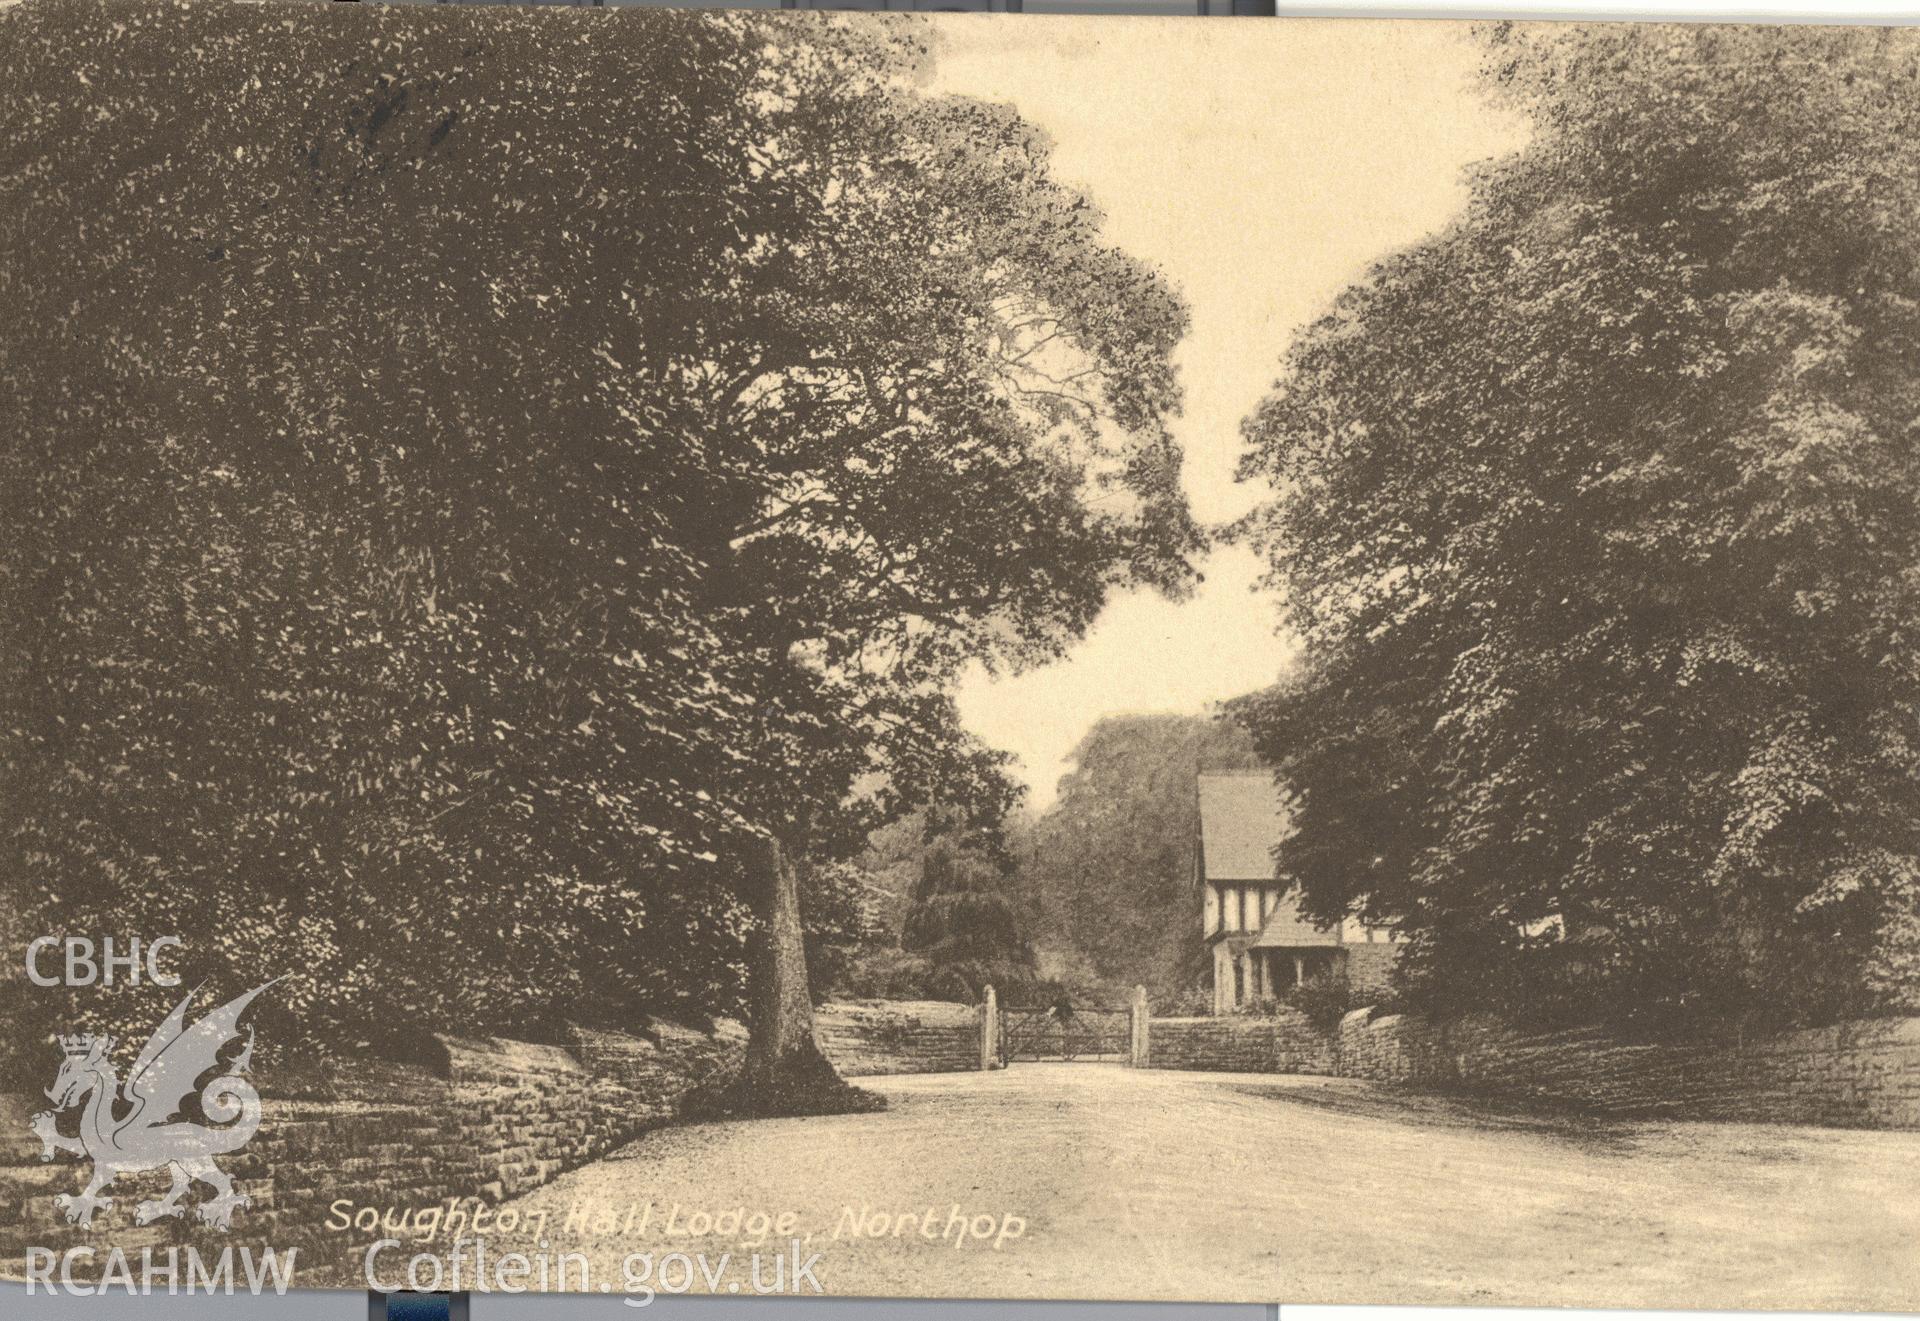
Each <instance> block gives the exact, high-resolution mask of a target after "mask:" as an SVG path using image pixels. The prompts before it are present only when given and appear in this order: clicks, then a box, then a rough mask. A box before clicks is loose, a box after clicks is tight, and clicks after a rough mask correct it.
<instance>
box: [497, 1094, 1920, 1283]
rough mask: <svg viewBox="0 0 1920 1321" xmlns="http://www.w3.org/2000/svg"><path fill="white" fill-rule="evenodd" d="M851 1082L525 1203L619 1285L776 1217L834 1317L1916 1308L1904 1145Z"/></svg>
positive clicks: (1779, 1131) (1166, 1097)
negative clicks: (920, 1309)
mask: <svg viewBox="0 0 1920 1321" xmlns="http://www.w3.org/2000/svg"><path fill="white" fill-rule="evenodd" d="M861 1082H862V1083H863V1084H864V1085H868V1086H871V1087H874V1088H875V1089H876V1090H878V1091H881V1092H884V1093H885V1094H886V1095H887V1096H888V1097H889V1098H890V1100H891V1102H892V1108H891V1109H889V1110H888V1111H887V1112H886V1113H884V1114H877V1115H855V1116H846V1117H842V1118H833V1119H811V1120H774V1121H762V1122H758V1123H725V1124H704V1125H695V1126H690V1127H685V1128H676V1129H667V1130H662V1131H660V1132H656V1133H652V1134H649V1135H648V1136H646V1137H644V1138H641V1139H640V1140H638V1141H636V1142H633V1143H632V1144H630V1145H628V1146H627V1147H625V1148H623V1149H621V1150H620V1151H618V1152H615V1153H613V1154H612V1155H610V1156H608V1157H607V1158H605V1159H603V1160H600V1161H598V1162H596V1163H595V1164H593V1165H590V1166H587V1167H585V1168H583V1169H579V1170H576V1171H574V1172H573V1173H571V1174H568V1175H566V1176H564V1177H562V1178H561V1179H559V1180H557V1181H556V1182H554V1183H553V1184H550V1185H548V1186H547V1187H545V1188H542V1189H540V1190H539V1191H538V1192H536V1193H533V1194H531V1195H529V1196H527V1197H525V1198H523V1199H521V1200H520V1201H519V1202H518V1203H516V1204H514V1205H515V1207H516V1209H517V1210H518V1211H519V1212H520V1214H522V1215H525V1214H527V1213H529V1212H534V1211H541V1210H544V1211H546V1212H547V1213H548V1215H547V1220H546V1221H545V1224H546V1229H545V1237H546V1239H547V1241H548V1243H549V1245H550V1246H549V1250H550V1251H554V1252H559V1251H568V1250H575V1249H578V1250H581V1251H584V1252H586V1253H587V1254H588V1256H589V1258H590V1259H591V1260H592V1262H593V1265H594V1269H595V1275H594V1277H593V1278H594V1279H595V1280H596V1281H606V1280H613V1281H615V1283H614V1285H613V1287H614V1288H615V1289H616V1290H617V1289H619V1288H620V1287H621V1286H620V1284H619V1282H618V1281H619V1280H620V1278H621V1272H622V1266H623V1262H624V1261H625V1259H626V1258H627V1256H628V1254H630V1253H635V1252H649V1253H653V1254H656V1255H664V1254H667V1253H671V1252H676V1251H684V1252H688V1253H693V1252H704V1253H706V1254H707V1255H708V1257H709V1258H710V1259H711V1258H714V1257H717V1256H718V1254H719V1253H721V1252H727V1251H730V1252H732V1253H733V1254H735V1259H736V1260H735V1264H734V1266H733V1274H732V1275H731V1276H729V1277H727V1278H728V1279H729V1280H730V1282H731V1284H732V1286H733V1288H735V1289H737V1290H739V1291H741V1292H745V1291H746V1286H745V1285H743V1284H741V1283H740V1282H739V1281H740V1280H741V1279H742V1278H744V1273H745V1267H744V1265H741V1264H739V1263H740V1262H742V1261H744V1259H745V1258H746V1256H747V1255H748V1254H749V1253H751V1252H753V1251H754V1250H755V1246H754V1245H753V1244H751V1243H749V1242H747V1241H745V1240H746V1237H747V1236H746V1235H745V1233H744V1231H743V1230H742V1231H734V1232H731V1233H726V1232H721V1231H710V1232H708V1233H706V1234H705V1235H703V1236H697V1237H685V1236H683V1235H681V1234H679V1233H668V1232H666V1228H667V1223H666V1222H667V1221H668V1220H669V1218H672V1219H673V1227H674V1229H675V1230H685V1229H686V1228H688V1225H689V1221H691V1223H692V1226H693V1227H695V1228H699V1227H702V1226H703V1224H704V1222H703V1221H701V1220H699V1219H698V1215H699V1213H702V1212H704V1213H706V1214H708V1215H712V1216H724V1215H725V1213H727V1212H728V1211H729V1210H730V1209H731V1208H742V1209H744V1211H745V1212H746V1213H748V1214H751V1213H752V1212H755V1211H759V1212H761V1213H763V1214H765V1215H766V1216H767V1217H769V1218H770V1219H771V1218H774V1217H777V1216H779V1215H782V1214H785V1215H788V1216H790V1217H791V1222H790V1224H791V1229H790V1234H791V1236H792V1237H797V1238H800V1239H802V1240H805V1241H806V1243H807V1248H806V1251H807V1252H808V1253H809V1254H811V1253H813V1252H818V1253H819V1254H820V1259H819V1262H818V1264H817V1265H816V1266H815V1267H814V1269H813V1274H814V1275H815V1277H817V1278H818V1280H819V1281H820V1283H821V1285H822V1287H823V1288H824V1289H825V1291H826V1292H827V1293H829V1294H838V1295H843V1296H861V1295H864V1296H902V1295H916V1294H935V1295H939V1294H957V1295H961V1296H975V1297H1016V1298H1017V1297H1036V1296H1050V1297H1079V1298H1115V1297H1131V1298H1143V1299H1211V1300H1219V1301H1243V1302H1244V1301H1282V1302H1291V1303H1303V1302H1346V1303H1356V1302H1366V1303H1422V1302H1426V1303H1510V1304H1584V1305H1588V1306H1684V1307H1703V1308H1705V1307H1748V1308H1783V1307H1793V1308H1804V1309H1832V1310H1862V1311H1892V1310H1914V1309H1920V1223H1917V1221H1920V1216H1917V1215H1916V1207H1920V1199H1916V1198H1915V1197H1914V1195H1913V1191H1912V1189H1913V1180H1914V1178H1915V1176H1916V1174H1920V1133H1885V1132H1855V1131H1841V1130H1831V1129H1815V1128H1786V1127H1766V1126H1757V1125H1736V1124H1689V1123H1615V1122H1605V1121H1594V1120H1588V1119H1580V1120H1563V1119H1553V1118H1541V1117H1538V1116H1529V1115H1523V1114H1509V1113H1503V1112H1499V1111H1495V1110H1490V1109H1485V1108H1480V1107H1475V1106H1471V1105H1468V1104H1466V1103H1460V1102H1453V1101H1445V1100H1436V1099H1433V1098H1427V1097H1419V1096H1411V1095H1402V1094H1399V1093H1395V1092H1391V1091H1386V1090H1383V1089H1379V1088H1376V1087H1373V1086H1370V1085H1368V1084H1364V1083H1355V1082H1349V1081H1346V1080H1336V1079H1318V1078H1298V1077H1273V1076H1265V1075H1246V1074H1205V1073H1170V1072H1155V1071H1140V1070H1131V1069H1125V1068H1121V1067H1118V1066H1114V1065H1104V1064H1018V1065H1015V1066H1014V1067H1013V1068H1012V1069H1010V1070H1007V1071H1004V1072H995V1073H973V1074H939V1075H921V1076H917V1077H893V1078H868V1079H862V1080H861ZM649 1205H650V1206H651V1210H650V1211H648V1212H645V1213H644V1214H645V1215H646V1217H647V1219H646V1222H645V1225H644V1227H641V1226H639V1225H637V1224H636V1223H635V1222H634V1221H632V1220H631V1219H626V1220H623V1223H622V1226H621V1232H616V1233H611V1234H599V1235H595V1234H593V1233H591V1232H590V1231H589V1232H587V1233H585V1234H582V1233H581V1231H580V1227H579V1223H578V1222H576V1224H575V1225H574V1226H573V1227H571V1228H568V1227H567V1226H566V1225H565V1219H566V1217H567V1216H568V1214H569V1213H570V1212H571V1213H574V1214H575V1215H580V1214H582V1213H586V1214H593V1213H596V1212H597V1213H599V1214H602V1215H608V1214H615V1213H616V1212H617V1213H619V1214H621V1215H623V1216H626V1217H631V1216H632V1214H633V1208H635V1207H642V1208H644V1207H647V1206H649ZM676 1206H677V1207H678V1214H677V1216H676V1215H675V1214H674V1208H675V1207H676ZM955 1208H958V1211H957V1213H956V1211H955ZM929 1211H930V1212H931V1216H930V1217H929V1214H928V1213H929ZM956 1215H957V1221H958V1223H961V1224H964V1225H965V1226H966V1229H965V1231H964V1232H965V1237H964V1239H962V1238H959V1237H957V1236H956V1235H955V1231H954V1229H953V1226H954V1225H955V1223H956ZM883 1217H884V1218H883ZM906 1217H911V1218H910V1219H908V1218H906ZM1009 1217H1011V1219H1009ZM721 1224H722V1227H723V1229H729V1230H730V1229H732V1227H731V1226H730V1225H728V1224H726V1222H725V1221H724V1220H723V1221H722V1222H721ZM1016 1227H1017V1228H1016ZM876 1230H877V1231H878V1236H874V1235H875V1232H876ZM980 1231H984V1232H982V1233H981V1236H980V1237H975V1236H974V1235H975V1233H976V1232H980ZM775 1234H776V1235H777V1230H776V1231H775ZM930 1234H932V1235H936V1236H930ZM782 1241H783V1242H784V1239H783V1240H782ZM996 1243H997V1246H996ZM530 1246H531V1244H530V1243H528V1242H526V1241H524V1240H523V1241H521V1242H519V1243H512V1242H508V1241H506V1240H503V1239H500V1238H497V1237H496V1238H490V1239H489V1240H488V1249H489V1250H490V1251H506V1250H509V1248H512V1247H519V1248H522V1249H525V1248H528V1247H530ZM777 1246H779V1245H778V1244H771V1243H768V1244H761V1245H759V1250H760V1251H762V1252H767V1251H770V1250H772V1249H773V1248H775V1247H777ZM596 1287H598V1286H597V1285H596ZM715 1288H716V1290H717V1291H727V1290H728V1288H729V1286H728V1284H717V1285H716V1286H715ZM695 1291H696V1292H701V1291H706V1290H705V1289H703V1288H700V1287H696V1289H695Z"/></svg>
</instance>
